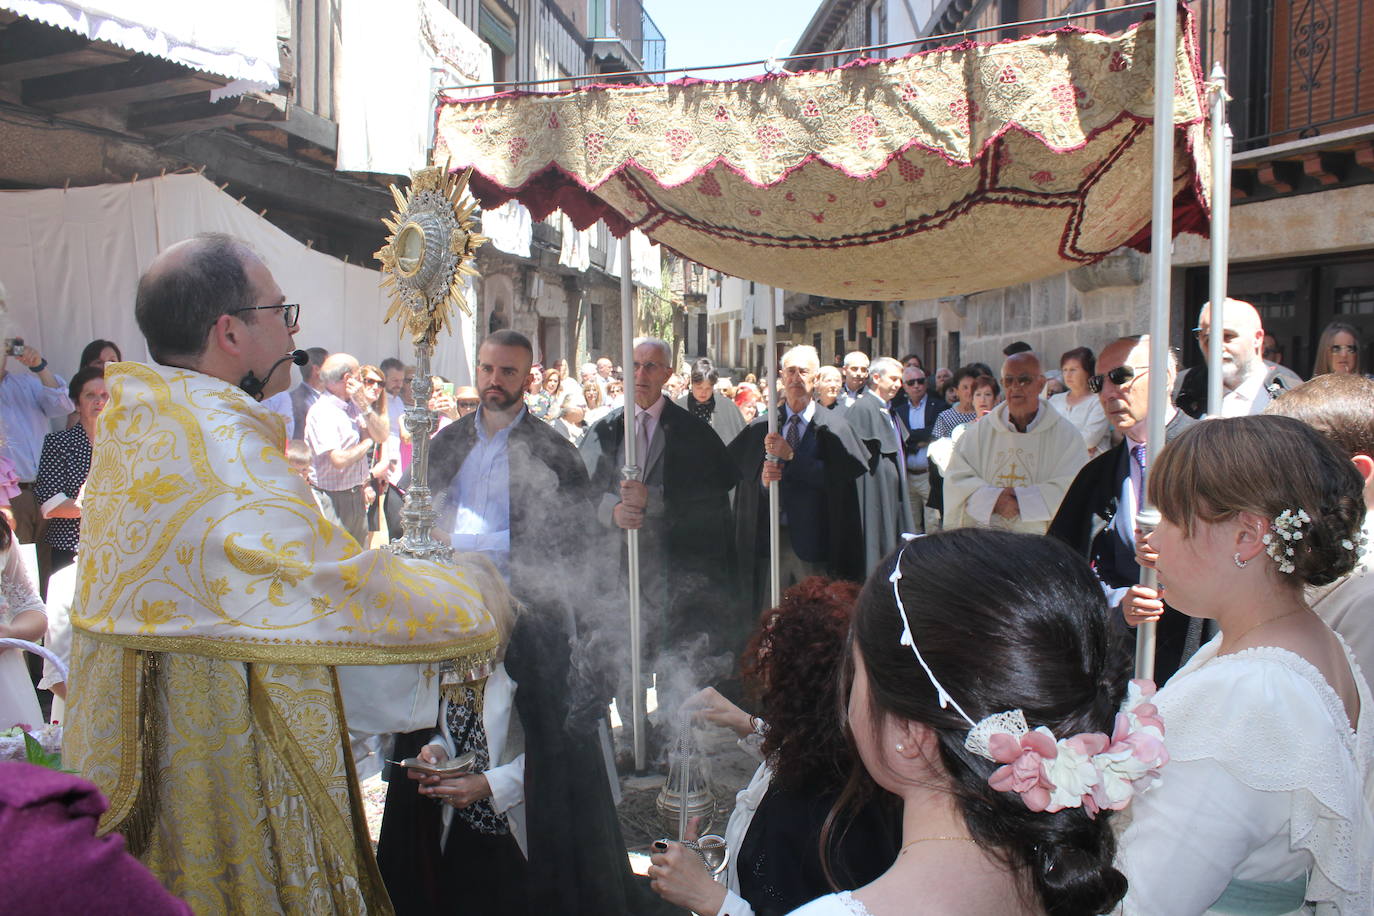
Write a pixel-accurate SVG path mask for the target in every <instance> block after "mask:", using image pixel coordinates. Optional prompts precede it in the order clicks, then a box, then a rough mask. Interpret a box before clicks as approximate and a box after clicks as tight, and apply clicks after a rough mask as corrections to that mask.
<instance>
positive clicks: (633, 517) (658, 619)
mask: <svg viewBox="0 0 1374 916" xmlns="http://www.w3.org/2000/svg"><path fill="white" fill-rule="evenodd" d="M671 359H672V356H671V351H670V349H669V348H668V345H667V344H666V343H664V342H663V341H661V340H657V339H654V338H640V339H639V340H637V341H636V342H635V347H634V353H633V360H632V364H631V366H630V367H627V368H631V369H632V370H633V372H634V391H633V399H634V406H635V411H634V412H635V420H634V423H635V427H636V430H635V434H634V435H635V460H636V462H637V466H638V467H639V468H641V469H642V471H641V473H640V475H639V479H637V480H625V479H622V474H621V468H622V467H624V466H626V465H627V464H628V461H627V458H626V450H625V419H624V417H625V414H624V411H622V410H613V411H611V412H610V413H609V414H607V415H606V416H605V417H604V418H602V419H601V420H600V421H599V422H597V423H596V424H595V425H594V426H593V427H592V428H591V429H589V430H588V431H587V434H586V436H584V437H583V439H582V445H581V448H580V451H581V454H582V460H583V461H584V462H585V463H586V465H587V472H588V474H589V475H590V476H591V481H592V490H593V492H594V493H597V494H599V499H600V502H599V504H598V505H597V518H598V520H599V521H600V522H601V524H602V525H603V526H605V527H606V528H607V529H621V530H625V531H634V532H638V534H637V538H638V553H639V585H640V589H639V596H638V597H639V599H640V613H641V615H642V618H641V622H642V636H643V652H644V659H645V660H646V661H649V662H652V660H653V659H655V658H656V657H659V656H660V655H662V654H664V653H665V652H669V651H673V650H681V651H684V652H685V651H688V647H687V640H688V639H690V638H692V637H699V636H704V637H705V645H704V646H702V647H700V649H699V651H704V652H706V653H707V654H715V653H720V652H723V651H729V650H730V647H731V645H732V643H731V642H730V640H729V638H728V634H730V633H731V632H733V631H734V630H736V629H738V620H737V618H738V617H739V614H738V612H737V608H738V603H737V600H736V595H735V581H734V580H735V575H734V567H735V563H734V551H733V549H732V545H733V541H732V538H731V537H730V500H729V492H730V489H731V488H732V487H734V485H735V482H736V481H737V480H738V473H737V472H736V470H735V466H734V464H733V463H732V462H731V461H730V457H729V455H728V454H727V453H726V451H725V444H724V443H722V442H721V441H720V437H719V436H717V435H716V433H715V431H714V430H712V429H711V427H710V425H709V424H707V423H706V422H705V421H703V420H699V419H697V418H696V417H694V416H692V415H691V414H690V413H688V412H687V411H686V410H683V409H682V408H681V407H679V406H677V405H676V404H674V403H672V402H671V401H669V400H668V399H667V398H666V397H664V395H663V383H664V382H666V381H667V380H668V376H669V375H671V374H672V365H671ZM624 569H625V576H626V582H627V584H628V582H629V563H628V558H627V563H626V565H625V567H624ZM731 667H733V664H732V666H731ZM649 670H650V671H652V670H653V668H652V667H651V668H650V669H649ZM644 681H647V678H641V683H640V684H638V685H634V684H632V683H631V682H630V681H629V680H627V681H626V683H625V684H624V685H623V686H622V688H621V689H620V690H619V691H618V694H617V695H618V697H619V700H620V701H619V702H618V703H617V709H618V710H619V712H620V713H621V718H622V720H623V719H625V718H626V714H627V713H629V712H630V710H631V709H632V708H633V694H634V691H635V690H641V691H642V690H643V689H645V687H646V686H647V683H644Z"/></svg>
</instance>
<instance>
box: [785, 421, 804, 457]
mask: <svg viewBox="0 0 1374 916" xmlns="http://www.w3.org/2000/svg"><path fill="white" fill-rule="evenodd" d="M784 435H785V436H786V437H787V444H788V446H790V447H791V449H792V451H794V452H795V451H796V450H797V443H799V442H801V414H795V413H794V414H792V416H791V418H790V419H788V421H787V432H786V433H784Z"/></svg>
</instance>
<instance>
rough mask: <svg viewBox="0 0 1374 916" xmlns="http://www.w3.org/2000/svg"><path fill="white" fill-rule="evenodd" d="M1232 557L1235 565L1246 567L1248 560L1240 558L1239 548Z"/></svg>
mask: <svg viewBox="0 0 1374 916" xmlns="http://www.w3.org/2000/svg"><path fill="white" fill-rule="evenodd" d="M1232 559H1234V560H1235V562H1236V565H1237V566H1239V567H1240V568H1241V569H1244V568H1245V567H1246V565H1247V564H1248V563H1249V562H1250V561H1249V560H1242V559H1241V558H1240V551H1239V550H1237V551H1236V555H1235V556H1234V557H1233V558H1232Z"/></svg>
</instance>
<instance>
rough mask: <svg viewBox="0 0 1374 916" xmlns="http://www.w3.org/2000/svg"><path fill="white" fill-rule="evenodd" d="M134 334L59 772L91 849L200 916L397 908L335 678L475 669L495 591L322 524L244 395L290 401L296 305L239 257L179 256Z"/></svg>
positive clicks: (246, 254)
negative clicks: (96, 797)
mask: <svg viewBox="0 0 1374 916" xmlns="http://www.w3.org/2000/svg"><path fill="white" fill-rule="evenodd" d="M135 317H136V318H137V320H138V325H139V329H140V330H141V331H142V332H143V335H144V336H145V337H146V338H147V341H148V350H149V352H150V353H151V354H152V357H153V359H154V360H155V363H153V364H148V365H144V364H140V363H133V362H124V363H119V364H116V365H113V366H111V367H110V368H109V369H108V370H107V373H106V379H107V382H108V384H109V387H110V391H111V399H110V403H109V406H108V407H107V408H106V410H105V412H104V413H103V414H102V416H101V422H100V427H99V431H98V434H97V437H96V443H95V449H94V454H93V458H92V463H91V473H90V477H89V478H88V480H87V484H86V507H87V512H86V516H85V518H84V519H83V521H82V550H81V556H80V560H79V563H80V569H79V580H80V581H79V584H78V590H77V595H76V599H75V602H74V604H73V607H72V614H71V618H72V626H73V630H74V635H73V644H72V657H71V668H72V671H71V679H70V685H69V694H68V697H69V704H70V705H69V707H68V712H67V730H66V735H65V752H66V760H67V762H68V763H69V764H70V765H72V766H74V767H75V768H76V769H77V770H78V771H79V772H80V773H81V775H83V776H85V777H86V778H88V779H90V780H92V781H93V782H95V783H96V784H97V785H98V786H99V787H100V790H101V791H102V792H103V793H104V794H105V795H106V796H107V797H108V798H109V801H110V807H109V810H108V811H107V812H106V813H105V815H104V817H102V818H101V822H100V831H101V832H102V834H103V833H109V832H111V831H118V832H120V833H122V834H124V836H125V838H126V840H127V842H128V845H129V849H130V850H131V851H132V852H133V853H134V854H135V855H136V856H138V857H139V858H140V859H141V860H142V861H143V862H144V864H146V865H147V866H148V867H149V868H150V869H151V870H152V871H153V873H154V874H155V875H157V877H158V878H159V879H160V880H161V881H162V882H163V883H164V884H165V885H166V886H167V887H168V889H169V890H171V891H172V893H174V894H176V895H177V896H179V897H181V898H183V899H184V900H186V901H187V902H188V903H189V904H190V905H191V906H192V908H193V909H194V910H195V911H196V912H197V913H227V912H236V913H237V912H245V913H304V912H311V913H314V912H331V913H373V914H376V913H390V912H392V907H391V903H390V900H389V899H388V897H387V894H386V890H385V888H384V887H383V885H382V882H381V879H380V877H379V876H378V873H377V866H376V862H375V860H374V859H373V855H372V851H371V846H370V843H369V841H368V833H367V827H366V823H365V821H364V819H363V813H362V807H361V803H360V802H361V800H360V798H359V794H358V788H357V781H356V779H355V774H354V772H353V762H352V758H351V756H350V753H349V744H348V737H347V733H346V730H345V726H344V721H345V720H344V714H343V708H342V705H341V700H340V695H339V688H338V678H337V676H336V672H335V669H334V667H333V666H336V665H340V664H345V663H347V664H368V663H373V664H392V663H403V662H414V663H432V664H433V666H434V668H435V670H436V672H437V673H441V674H440V676H442V677H444V678H448V679H452V680H462V679H464V678H466V677H469V676H472V675H476V674H482V673H485V671H486V669H487V666H488V664H489V662H490V659H491V653H492V651H493V649H494V648H495V645H496V633H495V631H494V629H493V627H492V623H491V618H490V615H489V614H488V613H487V611H486V609H485V601H486V600H493V601H494V600H499V599H500V598H501V597H502V596H503V595H504V592H503V586H502V585H501V583H500V581H499V579H497V577H496V576H495V575H494V573H491V572H485V573H484V572H483V571H482V570H484V569H486V570H489V566H487V565H486V564H482V565H481V566H480V567H479V566H473V567H471V568H470V569H469V568H465V567H463V566H461V565H460V566H459V567H458V568H445V567H440V566H437V565H434V564H431V563H425V562H418V561H407V560H402V559H400V558H398V557H395V556H392V555H391V554H387V553H381V552H377V551H363V550H359V548H358V545H357V543H356V542H355V541H354V540H353V539H352V538H349V537H346V536H345V532H344V531H343V530H342V529H340V528H339V527H337V526H336V525H334V524H332V523H330V522H328V521H326V520H325V519H324V517H323V516H322V515H321V514H320V512H319V509H318V508H317V507H316V505H315V503H314V501H313V500H312V498H311V495H310V493H309V491H308V490H307V488H306V484H305V482H304V481H303V480H302V479H301V478H300V477H298V476H296V475H295V474H293V473H292V472H291V470H290V468H289V467H288V466H287V463H286V458H285V454H284V453H285V447H286V430H285V426H284V424H283V422H282V420H281V418H280V417H279V416H277V415H276V414H274V413H272V412H271V411H269V410H267V409H265V408H264V407H262V406H261V405H260V404H259V403H258V402H257V400H256V399H255V398H261V397H265V396H271V395H273V394H275V393H277V392H278V391H282V390H284V389H285V387H286V385H287V383H288V375H287V373H286V372H285V371H279V370H280V367H281V366H282V364H283V363H286V362H288V361H289V356H288V357H284V354H287V352H288V351H289V350H290V349H291V347H292V335H293V334H294V333H295V332H296V330H297V321H298V317H299V306H297V305H294V304H288V303H287V302H286V299H285V297H284V296H283V295H282V291H281V289H280V288H279V287H278V286H277V284H276V281H275V280H273V278H272V274H271V272H270V271H269V270H268V269H267V267H266V265H265V264H264V263H263V262H262V261H261V260H260V259H259V258H258V257H257V255H255V254H254V253H253V252H252V251H251V250H250V249H249V248H248V247H247V246H246V244H244V243H242V242H240V241H238V240H236V239H234V238H231V237H229V236H224V235H204V236H197V237H196V238H194V239H190V240H187V241H184V242H180V243H178V244H176V245H173V246H172V247H171V248H168V249H167V250H166V251H164V252H162V253H161V254H160V255H158V257H157V258H155V259H154V261H153V263H152V265H151V266H150V267H149V269H148V272H147V273H146V274H144V276H143V277H142V279H141V280H140V281H139V287H138V294H137V300H136V304H135ZM484 595H485V596H486V598H485V599H484Z"/></svg>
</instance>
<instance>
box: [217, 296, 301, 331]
mask: <svg viewBox="0 0 1374 916" xmlns="http://www.w3.org/2000/svg"><path fill="white" fill-rule="evenodd" d="M271 309H281V317H282V320H283V321H285V322H286V326H287V327H288V328H294V327H295V326H296V322H297V321H298V320H299V319H300V317H301V306H300V303H299V302H286V303H282V304H281V305H247V306H244V307H243V308H241V309H233V310H231V311H230V312H229V314H231V315H234V314H237V313H238V312H262V311H268V310H271Z"/></svg>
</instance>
